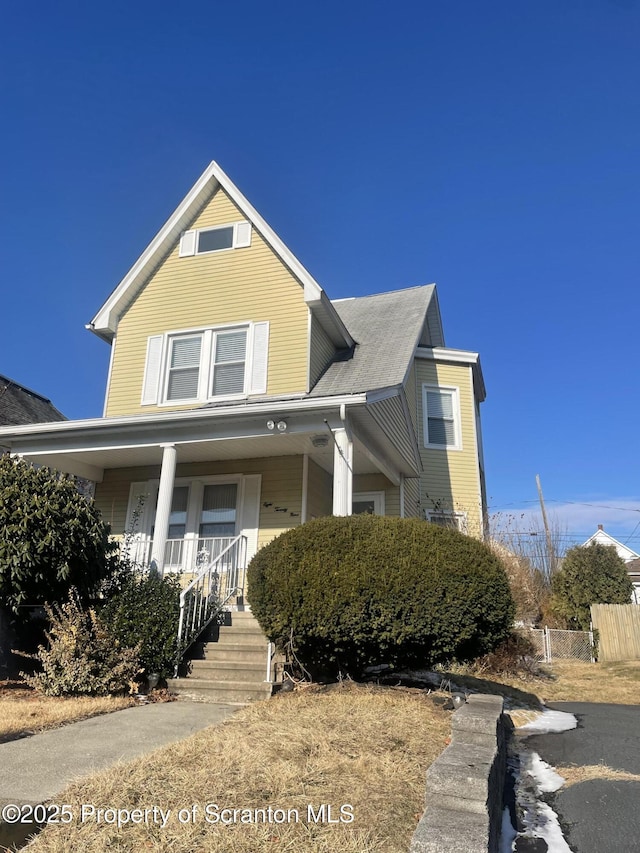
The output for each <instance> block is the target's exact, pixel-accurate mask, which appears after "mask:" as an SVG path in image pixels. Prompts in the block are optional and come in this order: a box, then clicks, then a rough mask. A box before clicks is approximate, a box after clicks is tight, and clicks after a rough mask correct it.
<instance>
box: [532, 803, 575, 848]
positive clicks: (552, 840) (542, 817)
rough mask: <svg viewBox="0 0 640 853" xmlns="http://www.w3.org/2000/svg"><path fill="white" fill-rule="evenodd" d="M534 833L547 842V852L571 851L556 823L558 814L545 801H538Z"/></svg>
mask: <svg viewBox="0 0 640 853" xmlns="http://www.w3.org/2000/svg"><path fill="white" fill-rule="evenodd" d="M537 817H538V820H537V826H536V832H535V835H536V836H537V837H538V838H543V839H544V840H545V841H546V842H547V850H548V853H572V850H571V848H570V847H569V845H568V844H567V842H566V841H565V837H564V835H563V834H562V830H561V829H560V824H559V823H558V815H557V814H556V813H555V812H554V810H553V809H552V808H551V806H550V805H548V804H547V803H538V815H537Z"/></svg>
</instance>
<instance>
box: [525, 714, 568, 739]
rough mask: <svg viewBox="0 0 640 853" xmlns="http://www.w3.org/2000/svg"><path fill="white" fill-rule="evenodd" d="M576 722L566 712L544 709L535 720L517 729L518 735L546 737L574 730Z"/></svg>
mask: <svg viewBox="0 0 640 853" xmlns="http://www.w3.org/2000/svg"><path fill="white" fill-rule="evenodd" d="M577 726H578V721H577V720H576V718H575V717H574V716H573V714H568V713H567V712H566V711H552V710H551V708H545V709H544V710H543V712H542V713H541V714H540V716H539V717H538V718H537V720H533V722H531V723H526V724H525V725H524V726H519V727H518V734H524V735H546V734H553V733H554V732H568V731H569V730H570V729H575V728H577Z"/></svg>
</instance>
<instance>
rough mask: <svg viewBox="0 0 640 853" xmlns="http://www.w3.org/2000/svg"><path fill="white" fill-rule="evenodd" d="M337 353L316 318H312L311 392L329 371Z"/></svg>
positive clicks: (310, 350)
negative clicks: (328, 368)
mask: <svg viewBox="0 0 640 853" xmlns="http://www.w3.org/2000/svg"><path fill="white" fill-rule="evenodd" d="M335 353H336V348H335V347H334V345H333V342H332V341H331V340H330V338H329V336H328V335H327V333H326V332H325V330H324V329H323V328H322V326H321V325H320V323H318V321H317V320H316V318H315V317H313V316H312V317H311V335H310V343H309V390H311V389H312V388H313V386H314V385H315V384H316V382H317V381H318V379H319V378H320V377H321V376H322V374H323V373H324V371H325V370H326V369H327V366H328V365H329V363H330V362H331V359H332V358H333V357H334V355H335Z"/></svg>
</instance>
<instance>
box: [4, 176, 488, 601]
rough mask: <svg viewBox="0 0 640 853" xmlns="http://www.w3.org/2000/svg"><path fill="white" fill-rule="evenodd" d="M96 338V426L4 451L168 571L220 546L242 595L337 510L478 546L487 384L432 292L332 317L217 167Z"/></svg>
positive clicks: (133, 274) (349, 305)
mask: <svg viewBox="0 0 640 853" xmlns="http://www.w3.org/2000/svg"><path fill="white" fill-rule="evenodd" d="M88 328H89V329H90V330H91V331H92V332H93V333H94V334H96V335H97V336H98V337H100V338H101V339H102V340H104V341H105V342H106V343H107V344H109V345H110V347H111V363H110V368H109V376H108V380H107V389H106V398H105V406H104V415H103V417H100V418H94V419H89V420H81V421H60V422H59V423H48V424H39V425H35V426H18V427H13V428H6V427H5V428H0V445H4V446H8V447H9V448H10V449H11V452H12V453H16V454H20V455H22V456H24V457H25V458H27V459H31V460H33V461H34V462H38V463H42V464H47V465H51V466H53V467H56V468H58V469H61V470H63V471H68V472H70V473H73V474H76V475H78V476H81V477H84V478H88V479H90V480H92V481H94V482H95V483H96V490H95V499H96V502H97V504H98V505H99V507H100V508H101V510H102V513H103V516H104V518H105V520H106V521H108V522H109V523H110V524H111V526H112V530H113V532H114V533H115V534H118V535H122V534H124V533H125V531H126V530H127V529H128V528H129V529H131V528H132V527H133V526H134V524H135V528H136V546H135V547H136V549H137V556H138V557H140V558H141V559H143V560H145V561H153V562H154V563H155V565H156V566H157V567H158V568H159V569H160V570H162V569H178V568H181V569H183V570H185V571H187V572H194V571H195V570H196V568H197V567H199V566H201V565H203V564H204V563H207V562H210V561H211V560H212V559H213V558H214V557H215V556H216V555H217V554H219V553H220V551H221V550H223V549H225V548H230V547H231V550H230V551H228V552H227V554H229V553H234V555H235V556H234V558H233V559H234V561H235V568H234V571H236V572H238V571H239V574H238V573H236V575H235V579H236V583H237V587H238V588H239V589H240V590H241V589H242V572H241V571H240V570H242V569H243V568H244V564H245V563H246V561H247V559H248V558H250V557H251V555H252V554H253V553H255V551H256V550H257V549H258V548H259V547H260V546H261V545H263V544H265V543H266V542H268V541H269V540H270V539H272V538H273V537H274V536H276V535H277V534H279V533H280V532H282V531H284V530H286V529H288V528H290V527H292V526H293V525H297V524H300V523H302V522H304V521H307V520H308V519H312V518H315V517H317V516H322V515H328V514H332V513H333V514H335V515H349V514H351V513H352V512H374V513H380V514H383V515H392V516H411V517H417V518H426V519H428V520H431V521H433V522H435V523H438V524H452V525H455V526H458V527H460V529H462V530H465V531H467V532H468V533H470V534H471V535H474V536H478V537H481V536H483V532H484V526H485V519H486V500H485V486H484V472H483V461H482V440H481V432H480V404H481V403H482V401H483V400H484V398H485V389H484V382H483V378H482V371H481V368H480V361H479V358H478V355H477V354H476V353H473V352H467V351H464V350H457V349H449V348H447V347H446V346H445V341H444V334H443V329H442V322H441V318H440V312H439V308H438V299H437V294H436V289H435V286H434V285H426V286H421V287H413V288H410V289H407V290H399V291H393V292H389V293H381V294H376V295H372V296H365V297H359V298H354V299H340V300H337V301H333V302H332V301H331V300H330V299H329V298H328V296H327V295H326V293H325V292H324V290H323V289H322V288H321V287H320V285H319V284H318V283H317V282H316V281H315V280H314V279H313V277H312V276H311V275H310V274H309V273H308V272H307V270H306V269H305V268H304V267H303V266H302V264H301V263H300V261H298V260H297V258H295V257H294V255H293V254H292V253H291V252H290V250H289V249H288V248H287V247H286V246H285V245H284V243H282V241H281V240H280V238H279V237H278V236H277V235H276V234H275V233H274V232H273V231H272V229H271V228H270V227H269V226H268V225H267V223H266V222H265V221H264V219H263V218H262V217H261V216H260V214H259V213H258V212H257V211H256V210H255V209H254V208H253V207H252V206H251V204H250V203H249V202H248V201H247V199H246V198H245V197H244V196H243V195H242V193H241V192H240V191H239V190H238V189H237V187H236V186H235V185H234V184H233V183H232V182H231V181H230V179H229V178H228V177H227V176H226V175H225V173H224V172H223V171H222V170H221V169H220V167H219V166H217V165H216V164H215V163H211V164H210V166H209V167H208V168H207V169H206V170H205V172H204V173H203V175H202V176H201V177H200V178H199V179H198V181H197V182H196V184H195V185H194V187H193V188H192V189H191V190H190V191H189V193H188V194H187V196H186V198H185V199H184V200H183V201H182V203H181V204H180V205H179V207H178V208H177V210H176V211H175V212H174V213H173V214H172V215H171V217H170V218H169V220H168V221H167V223H166V224H165V225H164V226H163V227H162V229H161V230H160V232H159V233H158V234H157V235H156V237H155V238H154V239H153V240H152V242H151V243H150V245H149V246H148V247H147V248H146V249H145V250H144V252H143V253H142V255H141V256H140V258H139V259H138V260H137V261H136V263H135V264H134V265H133V267H132V268H131V270H130V271H129V272H128V273H127V274H126V276H125V277H124V278H123V280H122V281H121V282H120V283H119V284H118V286H117V287H116V288H115V290H114V291H113V292H112V294H111V295H110V296H109V298H108V299H107V301H106V302H105V303H104V305H103V306H102V307H101V308H100V310H99V311H98V313H97V314H96V316H95V317H94V318H93V320H92V322H91V323H90V324H89V326H88ZM53 411H55V410H53ZM57 414H59V413H57ZM60 417H61V416H60ZM48 420H50V421H54V420H56V418H55V417H53V416H52V415H51V416H49V418H48ZM57 420H60V418H57ZM240 545H242V548H240ZM234 548H235V549H237V553H236V551H233V549H234Z"/></svg>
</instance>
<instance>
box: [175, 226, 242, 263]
mask: <svg viewBox="0 0 640 853" xmlns="http://www.w3.org/2000/svg"><path fill="white" fill-rule="evenodd" d="M241 225H247V226H248V228H249V235H248V238H247V237H245V238H244V240H241V238H240V236H239V231H240V227H239V226H241ZM229 229H230V230H231V245H230V246H224V247H221V248H220V249H207V250H203V251H200V235H201V234H207V233H208V232H209V231H224V230H229ZM192 234H193V235H194V236H193V244H191V243H190V242H189V241H188V240H187V239H186V238H187V237H190V236H191V235H192ZM183 244H184V246H183ZM250 245H251V223H250V222H248V221H247V220H245V219H242V220H240V221H235V222H225V223H223V224H222V225H208V226H207V227H206V228H194V229H193V230H190V231H185V232H184V233H183V234H182V237H181V238H180V250H179V252H178V255H179V257H181V258H190V257H197V256H198V255H214V254H217V253H218V252H228V251H230V250H233V249H246V248H248V247H249V246H250Z"/></svg>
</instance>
